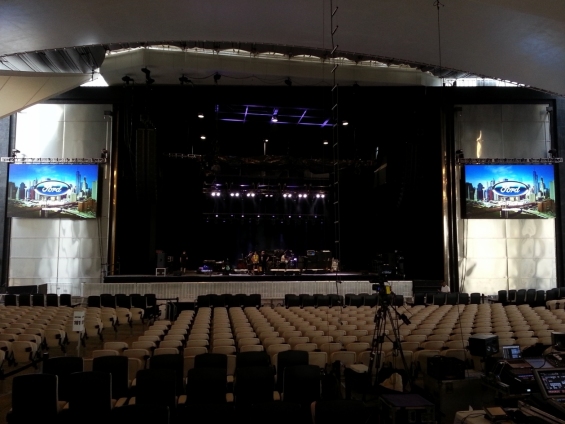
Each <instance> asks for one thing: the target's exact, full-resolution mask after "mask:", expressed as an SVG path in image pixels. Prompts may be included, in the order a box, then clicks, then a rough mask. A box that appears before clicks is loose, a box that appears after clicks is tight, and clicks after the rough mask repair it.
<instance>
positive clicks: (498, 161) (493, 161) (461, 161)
mask: <svg viewBox="0 0 565 424" xmlns="http://www.w3.org/2000/svg"><path fill="white" fill-rule="evenodd" d="M555 163H563V158H523V159H520V158H513V159H503V158H481V159H476V158H475V159H474V158H457V164H458V165H532V164H538V165H553V164H555Z"/></svg>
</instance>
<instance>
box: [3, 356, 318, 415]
mask: <svg viewBox="0 0 565 424" xmlns="http://www.w3.org/2000/svg"><path fill="white" fill-rule="evenodd" d="M127 362H128V361H127V360H126V358H123V357H101V358H96V359H94V360H93V369H94V370H93V371H86V372H85V371H84V366H83V367H82V368H81V365H83V364H81V359H80V358H73V357H62V358H53V359H49V360H47V361H46V362H45V364H44V373H43V374H36V375H32V376H20V377H16V378H15V379H14V384H13V399H14V402H13V404H12V411H11V412H10V413H9V414H8V422H10V423H11V422H26V420H30V419H32V418H33V417H37V416H39V413H41V414H42V419H45V418H46V417H47V418H48V419H49V418H51V419H57V418H58V417H57V414H58V412H59V411H61V410H63V413H64V414H65V415H72V417H73V418H76V417H77V415H76V414H85V413H86V414H88V416H89V419H98V420H99V419H102V418H104V417H108V414H109V413H110V412H111V410H112V409H114V408H119V407H121V406H122V405H126V404H129V405H138V404H142V405H152V406H159V407H167V408H168V410H169V412H170V413H171V415H176V416H177V417H182V416H183V413H184V414H186V413H187V412H190V413H192V412H194V409H193V407H196V408H197V407H198V406H200V405H202V404H207V405H215V407H219V408H222V407H226V406H228V405H229V406H230V407H231V405H233V404H235V405H236V406H237V408H245V407H251V406H252V405H256V404H260V403H271V402H278V401H282V402H284V403H288V404H295V405H296V407H295V409H294V412H295V413H297V412H299V411H307V412H308V414H309V413H310V405H311V403H312V402H315V401H318V400H319V399H320V397H321V385H320V381H321V374H320V370H319V369H318V367H315V366H311V365H308V364H307V357H306V353H305V352H288V353H286V354H285V355H283V354H281V357H280V359H279V360H278V362H277V364H276V367H273V366H272V365H271V363H270V360H269V357H268V356H267V355H266V354H264V353H261V352H249V353H247V354H245V353H244V354H239V355H238V357H237V362H236V369H235V378H234V380H233V384H232V383H229V382H228V380H227V379H226V368H227V358H226V356H225V355H214V354H209V355H199V356H198V357H197V358H196V361H195V364H194V368H192V369H190V370H189V371H188V372H187V373H186V374H184V373H183V372H182V371H181V367H182V364H181V361H179V358H178V356H177V355H168V356H167V355H163V356H158V357H154V358H153V359H152V360H151V363H150V366H149V368H148V369H145V370H139V371H137V373H136V379H135V384H134V385H133V386H132V385H130V382H129V381H128V380H127V374H126V373H125V372H124V370H125V367H126V366H127ZM38 375H39V376H41V377H37V376H38ZM24 390H26V395H27V397H28V401H29V396H30V395H31V396H33V395H35V396H40V398H41V401H39V402H38V403H39V405H38V406H37V407H36V408H34V409H33V411H30V408H24V407H23V406H22V402H21V399H20V398H19V397H20V396H22V392H23V391H24ZM120 396H121V397H120ZM59 401H62V402H59ZM62 403H67V404H66V406H65V408H62ZM273 405H275V404H273ZM275 407H276V406H275ZM187 408H188V409H187ZM208 414H209V415H208V419H210V411H208ZM83 416H84V415H83ZM184 416H185V417H188V415H184ZM190 417H191V418H192V419H194V418H195V417H194V416H193V415H190ZM295 418H296V416H295ZM27 422H30V421H27Z"/></svg>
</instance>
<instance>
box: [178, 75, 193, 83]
mask: <svg viewBox="0 0 565 424" xmlns="http://www.w3.org/2000/svg"><path fill="white" fill-rule="evenodd" d="M179 81H180V85H185V84H192V81H191V80H189V79H188V78H187V77H185V76H184V74H182V76H181V77H180V78H179Z"/></svg>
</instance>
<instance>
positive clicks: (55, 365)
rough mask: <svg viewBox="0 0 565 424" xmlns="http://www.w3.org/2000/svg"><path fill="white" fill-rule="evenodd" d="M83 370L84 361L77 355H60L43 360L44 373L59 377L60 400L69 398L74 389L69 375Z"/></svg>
mask: <svg viewBox="0 0 565 424" xmlns="http://www.w3.org/2000/svg"><path fill="white" fill-rule="evenodd" d="M83 370H84V361H83V359H82V358H79V357H77V356H59V357H55V358H49V359H47V360H45V361H44V362H43V374H52V375H56V376H57V377H58V397H59V400H64V401H68V400H69V398H70V393H71V391H72V390H73V387H72V386H71V382H70V381H69V376H70V375H71V374H73V373H77V372H82V371H83Z"/></svg>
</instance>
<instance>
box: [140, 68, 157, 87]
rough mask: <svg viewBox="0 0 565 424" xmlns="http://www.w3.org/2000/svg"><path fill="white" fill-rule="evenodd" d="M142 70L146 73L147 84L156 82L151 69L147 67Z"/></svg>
mask: <svg viewBox="0 0 565 424" xmlns="http://www.w3.org/2000/svg"><path fill="white" fill-rule="evenodd" d="M141 72H143V73H144V74H145V83H146V84H147V85H151V84H153V83H154V82H155V80H154V79H153V78H151V71H150V70H149V69H147V68H141Z"/></svg>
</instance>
